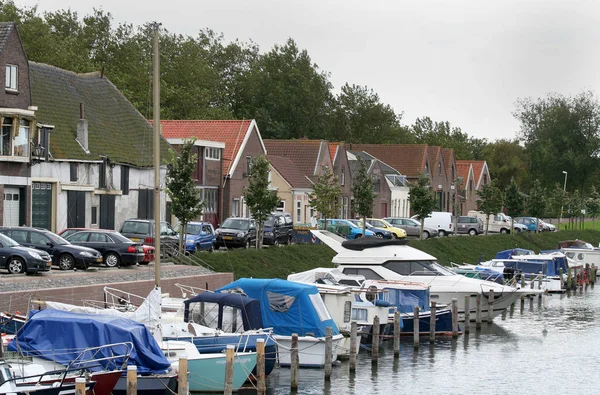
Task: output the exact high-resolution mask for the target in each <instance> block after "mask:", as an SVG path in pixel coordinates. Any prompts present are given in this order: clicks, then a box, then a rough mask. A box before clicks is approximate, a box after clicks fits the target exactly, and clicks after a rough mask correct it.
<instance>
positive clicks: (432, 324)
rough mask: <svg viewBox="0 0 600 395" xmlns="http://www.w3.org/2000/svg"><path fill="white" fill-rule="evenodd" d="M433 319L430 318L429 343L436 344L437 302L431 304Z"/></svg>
mask: <svg viewBox="0 0 600 395" xmlns="http://www.w3.org/2000/svg"><path fill="white" fill-rule="evenodd" d="M430 313H431V317H429V343H435V324H436V322H437V320H436V317H437V302H431V309H430Z"/></svg>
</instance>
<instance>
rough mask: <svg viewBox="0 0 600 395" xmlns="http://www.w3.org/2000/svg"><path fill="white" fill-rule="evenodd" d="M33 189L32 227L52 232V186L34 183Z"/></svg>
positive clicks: (46, 183)
mask: <svg viewBox="0 0 600 395" xmlns="http://www.w3.org/2000/svg"><path fill="white" fill-rule="evenodd" d="M31 189H32V193H31V226H33V227H34V228H44V229H48V230H52V229H51V227H52V223H51V222H52V184H51V183H49V182H34V183H32V185H31Z"/></svg>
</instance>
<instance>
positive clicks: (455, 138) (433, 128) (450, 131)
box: [411, 117, 487, 160]
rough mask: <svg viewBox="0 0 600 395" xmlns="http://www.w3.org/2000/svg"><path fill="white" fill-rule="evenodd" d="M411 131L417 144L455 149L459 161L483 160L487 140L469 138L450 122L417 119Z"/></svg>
mask: <svg viewBox="0 0 600 395" xmlns="http://www.w3.org/2000/svg"><path fill="white" fill-rule="evenodd" d="M411 131H412V133H413V134H414V138H415V142H416V143H419V144H429V145H435V146H437V145H439V146H442V147H444V148H453V149H454V154H455V155H456V158H457V159H473V160H480V159H483V157H482V150H483V148H484V147H485V145H486V144H487V140H486V139H477V138H473V137H469V135H468V134H466V133H465V132H463V131H462V130H461V128H459V127H456V126H451V125H450V122H434V121H433V120H432V119H431V118H429V117H423V118H417V120H416V121H415V123H414V124H413V125H412V126H411Z"/></svg>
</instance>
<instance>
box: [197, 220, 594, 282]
mask: <svg viewBox="0 0 600 395" xmlns="http://www.w3.org/2000/svg"><path fill="white" fill-rule="evenodd" d="M571 239H581V240H585V241H587V242H589V243H592V244H593V245H598V243H599V242H600V231H593V230H584V231H560V232H552V233H539V234H535V233H524V234H515V235H490V236H487V237H485V236H478V237H470V236H461V237H443V238H435V239H429V240H422V241H421V240H411V241H410V243H409V245H410V246H412V247H415V248H418V249H419V250H422V251H424V252H427V253H428V254H431V255H433V256H435V257H436V258H437V259H438V261H439V262H440V263H441V264H444V265H448V264H449V263H450V262H455V263H463V262H467V263H477V261H479V258H480V257H481V255H482V254H483V259H485V260H488V259H492V258H493V257H494V256H495V255H496V253H497V252H498V251H502V250H507V249H509V248H515V247H520V248H526V249H530V250H534V251H536V252H538V251H539V250H544V249H553V248H556V246H557V245H558V242H559V241H561V240H571ZM334 256H335V253H334V252H333V251H332V250H331V249H330V248H329V247H327V246H325V245H303V244H295V245H291V246H285V247H281V248H264V249H262V250H258V251H257V250H255V249H249V250H245V249H238V250H230V251H227V252H217V253H213V254H209V253H206V252H203V253H199V254H196V255H195V256H193V257H190V258H191V260H192V261H193V260H199V262H198V263H199V264H200V265H203V266H207V267H209V268H211V269H213V270H215V271H217V272H233V273H234V276H235V278H236V279H237V278H241V277H255V278H283V279H285V278H287V276H288V274H291V273H298V272H302V271H305V270H310V269H313V268H315V267H332V266H333V265H332V263H331V259H332V258H333V257H334Z"/></svg>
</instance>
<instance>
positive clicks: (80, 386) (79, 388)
mask: <svg viewBox="0 0 600 395" xmlns="http://www.w3.org/2000/svg"><path fill="white" fill-rule="evenodd" d="M75 395H85V377H77V378H76V379H75Z"/></svg>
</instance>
